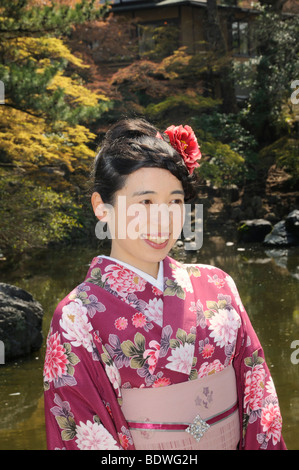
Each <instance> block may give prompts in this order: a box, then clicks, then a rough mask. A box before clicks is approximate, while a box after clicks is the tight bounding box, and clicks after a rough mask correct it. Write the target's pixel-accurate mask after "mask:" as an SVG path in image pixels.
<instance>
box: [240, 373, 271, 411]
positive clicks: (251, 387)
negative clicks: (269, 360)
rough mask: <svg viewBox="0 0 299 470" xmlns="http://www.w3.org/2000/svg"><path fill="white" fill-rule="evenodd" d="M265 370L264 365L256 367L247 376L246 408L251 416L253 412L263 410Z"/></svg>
mask: <svg viewBox="0 0 299 470" xmlns="http://www.w3.org/2000/svg"><path fill="white" fill-rule="evenodd" d="M265 375H266V372H265V369H264V368H263V366H262V365H257V366H255V367H254V368H253V369H252V370H249V371H248V372H246V375H245V392H244V408H245V410H246V413H247V414H248V415H250V413H251V411H258V410H260V409H261V408H262V403H263V397H264V389H265V384H264V380H265Z"/></svg>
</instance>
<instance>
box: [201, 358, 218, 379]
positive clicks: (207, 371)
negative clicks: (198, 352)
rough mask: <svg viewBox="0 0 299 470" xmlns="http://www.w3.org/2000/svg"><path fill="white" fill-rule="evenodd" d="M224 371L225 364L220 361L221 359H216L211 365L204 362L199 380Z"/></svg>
mask: <svg viewBox="0 0 299 470" xmlns="http://www.w3.org/2000/svg"><path fill="white" fill-rule="evenodd" d="M223 369H224V366H223V364H221V362H220V361H219V359H215V361H213V362H211V363H209V362H204V363H203V364H202V365H201V366H200V368H199V371H198V378H199V379H200V378H201V377H206V376H207V375H212V374H215V373H216V372H221V371H222V370H223Z"/></svg>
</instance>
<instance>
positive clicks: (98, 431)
mask: <svg viewBox="0 0 299 470" xmlns="http://www.w3.org/2000/svg"><path fill="white" fill-rule="evenodd" d="M76 444H77V446H78V448H79V449H80V450H119V447H118V445H117V443H116V441H115V439H114V438H113V436H111V434H110V433H109V432H108V431H107V429H105V428H104V426H103V425H102V424H98V423H92V422H91V421H89V420H88V421H87V422H86V423H82V421H80V424H79V425H77V426H76Z"/></svg>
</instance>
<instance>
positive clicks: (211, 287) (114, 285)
mask: <svg viewBox="0 0 299 470" xmlns="http://www.w3.org/2000/svg"><path fill="white" fill-rule="evenodd" d="M161 265H162V266H161V267H162V269H163V281H164V282H163V288H162V289H161V290H160V289H159V288H157V287H156V286H154V285H153V284H152V283H150V282H148V280H146V276H141V275H140V274H137V273H136V270H134V268H132V269H129V268H128V267H126V266H124V265H123V264H122V263H121V262H116V261H115V260H113V259H109V257H104V256H103V257H102V256H98V257H95V258H94V259H93V260H92V262H91V265H90V267H89V270H88V272H87V275H86V278H85V280H84V282H82V283H81V284H79V285H78V286H77V287H76V288H75V289H73V290H72V291H71V293H70V294H68V295H67V296H66V297H65V298H64V299H63V300H62V301H61V302H60V303H59V304H58V306H57V308H56V310H55V313H54V316H53V319H52V322H51V327H50V331H49V334H48V338H47V351H46V358H45V367H44V388H45V414H46V431H47V443H48V449H68V450H75V449H78V450H79V449H80V450H90V449H96V450H102V449H103V450H113V449H115V450H120V449H121V450H134V449H135V448H136V446H135V442H134V438H133V436H134V432H133V430H134V427H135V430H138V429H139V431H140V433H141V434H140V435H141V437H142V436H143V438H144V439H146V438H147V435H148V433H150V431H152V430H153V429H158V431H159V432H160V434H157V435H158V439H159V436H161V439H162V436H163V432H161V431H163V430H166V429H170V431H172V434H171V436H175V434H176V433H175V432H173V431H178V432H180V433H181V434H182V435H186V436H188V439H191V440H192V439H193V440H194V443H195V447H192V443H191V444H189V447H186V448H191V449H192V448H197V447H196V442H199V439H200V438H201V436H202V434H204V439H205V440H203V439H202V442H206V443H209V439H210V438H209V435H210V436H212V433H211V430H212V429H213V425H214V424H215V422H217V421H221V420H222V419H224V418H225V417H227V416H228V415H232V413H235V414H236V416H237V419H238V434H239V439H238V442H237V444H236V448H238V449H247V450H254V449H269V450H272V449H274V450H275V449H277V450H281V449H285V444H284V441H283V438H282V435H281V429H282V419H281V414H280V409H279V404H278V399H277V395H276V392H275V388H274V384H273V381H272V379H271V376H270V373H269V370H268V367H267V365H266V362H265V358H264V353H263V350H262V348H261V345H260V343H259V340H258V338H257V336H256V334H255V332H254V330H253V328H252V326H251V323H250V320H249V318H248V316H247V314H246V312H245V309H244V307H243V305H242V302H241V300H240V297H239V294H238V291H237V289H236V286H235V283H234V281H233V280H232V278H231V277H230V276H229V275H228V274H226V273H225V272H223V271H222V270H220V269H218V268H215V267H213V266H209V265H203V264H196V265H194V264H193V265H184V264H181V263H179V262H177V261H175V260H174V259H172V258H170V257H169V256H167V257H166V258H165V259H164V260H163V261H162V262H161ZM229 371H234V376H235V384H236V385H235V395H236V400H235V401H234V403H233V401H232V406H230V407H229V409H228V408H226V409H225V410H224V409H223V412H222V413H218V414H216V415H215V414H214V415H213V413H210V414H209V411H208V408H209V405H210V403H212V402H213V399H214V401H215V397H216V396H217V393H218V394H219V396H220V395H221V394H222V395H223V396H224V395H225V396H226V395H230V392H225V383H224V382H223V387H222V385H221V381H220V382H219V381H218V383H217V382H215V383H217V386H216V389H215V393H214V394H213V392H211V389H210V388H209V386H207V385H206V386H204V387H201V388H200V384H201V383H205V382H202V381H205V380H207V379H210V378H215V379H220V378H222V377H225V374H226V373H228V372H229ZM221 374H222V375H221ZM221 380H222V379H221ZM188 385H190V387H191V386H192V387H193V389H195V388H196V390H197V391H196V393H197V394H196V395H195V401H194V404H192V403H193V402H192V403H191V401H192V400H193V399H191V401H190V399H189V398H187V397H188V393H189V391H188V392H186V393H185V391H184V390H187V388H185V386H186V387H187V386H188ZM198 387H199V388H198ZM199 389H201V392H202V394H201V395H200V394H199V392H198V390H199ZM155 390H156V392H157V395H153V394H154V391H155ZM189 390H191V389H189ZM131 392H132V393H133V394H135V395H131V396H132V397H135V398H133V399H134V400H135V399H136V398H137V400H138V406H137V402H136V409H137V408H138V409H139V411H140V416H141V415H144V416H147V407H148V406H152V407H153V412H154V411H155V399H154V400H152V398H151V397H153V396H154V397H155V396H156V397H161V398H159V403H158V401H156V404H157V406H158V404H159V406H160V408H161V409H162V411H163V408H164V405H163V403H164V402H163V400H165V407H166V408H167V402H169V403H175V401H174V402H172V401H171V400H172V398H171V396H172V397H173V398H174V400H175V399H178V400H179V403H181V404H182V408H184V406H185V404H187V405H186V406H188V407H189V408H190V407H191V412H192V413H193V415H190V416H194V422H193V423H192V421H191V422H189V421H187V422H186V423H184V422H182V423H180V422H178V418H177V413H178V411H177V408H180V406H176V405H173V406H172V407H171V406H170V404H169V405H168V408H169V411H168V413H170V415H169V416H168V418H166V421H165V420H164V421H163V420H162V421H163V422H162V423H160V422H159V419H158V418H159V416H160V414H159V413H160V412H159V413H158V414H157V416H156V419H155V420H153V422H148V420H147V419H145V420H142V419H141V420H139V421H140V422H137V423H136V422H135V423H134V422H132V419H128V418H130V417H129V416H128V414H127V411H126V408H125V407H124V408H123V399H124V398H125V397H126V396H127V395H128V394H129V395H130V393H131ZM170 392H171V393H170ZM158 393H159V394H160V395H158ZM192 393H193V392H192ZM163 394H164V395H163ZM177 394H179V397H176V395H177ZM167 396H169V400H167ZM147 397H148V398H147ZM163 397H164V398H163ZM150 400H152V401H153V403H152V405H150ZM161 400H162V401H161ZM133 403H134V402H133ZM190 403H191V404H190ZM161 405H162V406H161ZM196 406H197V408H196ZM193 407H194V410H193ZM133 408H135V407H133ZM200 409H201V410H203V413H202V412H200V413H199V414H198V410H200ZM136 413H137V411H136ZM172 413H173V415H174V416H176V417H175V418H174V419H171V417H172V416H171V414H172ZM205 413H206V414H205ZM218 415H219V417H218ZM134 419H135V421H136V418H134V417H133V421H134ZM188 419H189V418H188ZM137 421H138V419H137ZM188 423H189V424H188ZM209 428H210V429H209ZM215 428H216V427H215ZM139 431H138V432H139ZM185 431H187V432H185ZM188 433H189V434H188ZM209 433H211V434H209ZM173 439H174V440H175V437H173ZM181 442H182V441H181ZM210 447H213V446H212V444H210ZM216 447H217V446H216ZM139 448H140V447H139ZM149 448H150V447H149ZM155 448H159V447H155ZM160 448H162V447H160ZM169 448H171V446H170V447H169ZM198 448H200V447H198ZM218 448H219V447H218ZM220 448H221V446H220Z"/></svg>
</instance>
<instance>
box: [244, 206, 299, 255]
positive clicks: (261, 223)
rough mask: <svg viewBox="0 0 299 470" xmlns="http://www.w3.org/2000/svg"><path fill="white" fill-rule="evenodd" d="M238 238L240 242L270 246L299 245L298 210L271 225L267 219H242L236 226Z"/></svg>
mask: <svg viewBox="0 0 299 470" xmlns="http://www.w3.org/2000/svg"><path fill="white" fill-rule="evenodd" d="M238 240H239V241H242V242H262V243H263V244H264V245H267V246H271V247H278V248H280V247H284V246H298V245H299V210H298V209H295V210H293V211H292V212H290V213H289V214H288V215H287V217H286V218H285V219H283V220H280V221H279V222H277V223H276V224H275V225H274V226H272V224H271V222H269V220H265V219H252V220H243V221H241V222H240V224H239V226H238Z"/></svg>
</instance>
